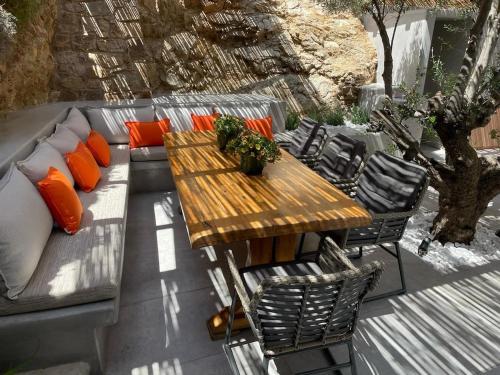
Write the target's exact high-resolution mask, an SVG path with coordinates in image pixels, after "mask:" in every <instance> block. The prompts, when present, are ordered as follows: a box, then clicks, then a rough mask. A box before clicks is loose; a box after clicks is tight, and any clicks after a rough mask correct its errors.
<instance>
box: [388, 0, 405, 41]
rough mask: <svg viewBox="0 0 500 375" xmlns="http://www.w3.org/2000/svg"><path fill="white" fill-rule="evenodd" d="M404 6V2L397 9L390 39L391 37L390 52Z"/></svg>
mask: <svg viewBox="0 0 500 375" xmlns="http://www.w3.org/2000/svg"><path fill="white" fill-rule="evenodd" d="M404 6H405V2H404V1H401V5H400V7H399V9H398V16H397V18H396V22H395V23H394V30H392V37H391V50H392V47H393V46H394V37H395V36H396V29H397V27H398V24H399V19H400V18H401V14H402V13H403V10H404Z"/></svg>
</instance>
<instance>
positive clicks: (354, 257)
mask: <svg viewBox="0 0 500 375" xmlns="http://www.w3.org/2000/svg"><path fill="white" fill-rule="evenodd" d="M362 256H363V246H360V247H359V251H358V253H357V254H355V255H348V256H347V258H349V259H359V258H361V257H362Z"/></svg>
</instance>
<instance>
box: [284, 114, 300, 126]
mask: <svg viewBox="0 0 500 375" xmlns="http://www.w3.org/2000/svg"><path fill="white" fill-rule="evenodd" d="M299 121H300V115H299V114H298V113H297V112H288V113H287V115H286V121H285V129H286V130H295V129H297V127H298V126H299Z"/></svg>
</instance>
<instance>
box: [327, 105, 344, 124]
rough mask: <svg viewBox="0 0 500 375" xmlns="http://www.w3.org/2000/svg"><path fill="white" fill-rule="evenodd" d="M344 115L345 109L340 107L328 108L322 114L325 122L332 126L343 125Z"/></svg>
mask: <svg viewBox="0 0 500 375" xmlns="http://www.w3.org/2000/svg"><path fill="white" fill-rule="evenodd" d="M345 115H346V113H345V110H344V109H343V108H342V107H335V108H328V109H326V111H325V115H324V119H325V123H327V124H328V125H333V126H341V125H344V121H345Z"/></svg>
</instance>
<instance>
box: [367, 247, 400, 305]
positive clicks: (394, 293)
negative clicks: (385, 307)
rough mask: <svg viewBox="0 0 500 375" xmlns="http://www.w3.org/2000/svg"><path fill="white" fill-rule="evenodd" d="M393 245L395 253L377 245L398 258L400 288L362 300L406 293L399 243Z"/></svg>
mask: <svg viewBox="0 0 500 375" xmlns="http://www.w3.org/2000/svg"><path fill="white" fill-rule="evenodd" d="M393 245H394V248H395V250H396V252H395V253H394V252H392V251H391V250H389V249H388V248H386V247H385V246H383V245H379V246H380V247H381V248H382V249H384V250H385V251H387V252H388V253H389V254H391V255H392V256H393V257H395V258H396V259H397V260H398V268H399V278H400V280H401V288H399V289H396V290H392V291H390V292H385V293H381V294H377V295H375V296H371V297H368V298H365V299H364V301H363V302H371V301H376V300H379V299H382V298H387V297H391V296H396V295H399V294H405V293H406V281H405V274H404V268H403V259H402V258H401V249H400V248H399V243H397V242H394V243H393Z"/></svg>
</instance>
